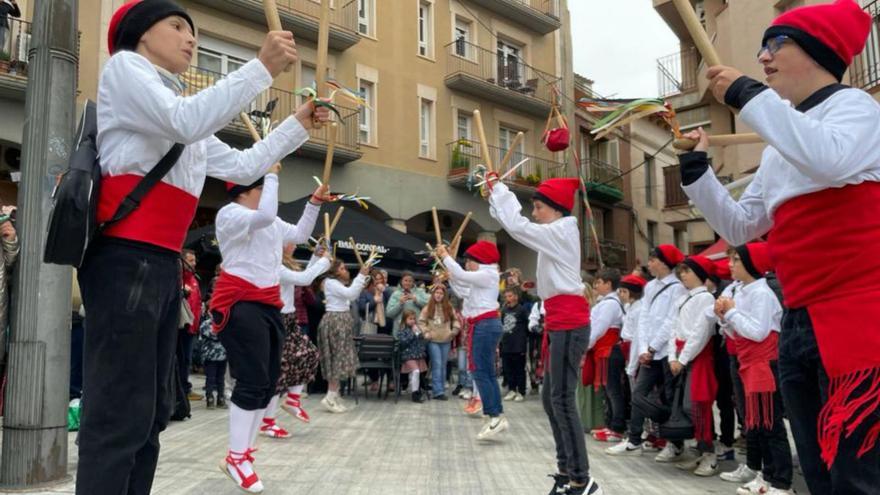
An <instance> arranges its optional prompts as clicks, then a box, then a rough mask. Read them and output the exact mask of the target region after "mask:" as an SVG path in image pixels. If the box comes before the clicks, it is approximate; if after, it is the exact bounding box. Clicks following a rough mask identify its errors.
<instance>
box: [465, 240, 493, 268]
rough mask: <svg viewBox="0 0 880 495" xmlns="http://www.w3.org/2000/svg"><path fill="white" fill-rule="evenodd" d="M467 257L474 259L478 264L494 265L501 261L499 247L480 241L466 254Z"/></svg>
mask: <svg viewBox="0 0 880 495" xmlns="http://www.w3.org/2000/svg"><path fill="white" fill-rule="evenodd" d="M464 255H465V257H467V258H473V259H474V260H475V261H476V262H477V263H480V264H483V265H492V264H495V263H498V262H499V261H501V253H499V252H498V246H496V245H495V244H494V243H491V242H489V241H478V242H476V243H475V244H474V245H472V246H471V247H469V248H468V249H467V251H465V252H464Z"/></svg>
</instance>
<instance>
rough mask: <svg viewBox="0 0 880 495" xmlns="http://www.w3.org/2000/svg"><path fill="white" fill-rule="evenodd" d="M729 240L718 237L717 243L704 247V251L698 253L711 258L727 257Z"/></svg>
mask: <svg viewBox="0 0 880 495" xmlns="http://www.w3.org/2000/svg"><path fill="white" fill-rule="evenodd" d="M727 248H728V245H727V242H726V241H725V240H724V239H718V241H716V242H715V244H712V245H711V246H709V247H707V248H706V249H704V250H703V251H702V252H700V253H697V254H699V255H700V256H705V257H707V258H709V259H710V260H720V259H722V258H726V257H727Z"/></svg>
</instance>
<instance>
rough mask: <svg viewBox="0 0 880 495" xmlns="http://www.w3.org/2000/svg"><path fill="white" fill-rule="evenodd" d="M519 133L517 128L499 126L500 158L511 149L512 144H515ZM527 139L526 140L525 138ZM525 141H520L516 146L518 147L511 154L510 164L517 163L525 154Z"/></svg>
mask: <svg viewBox="0 0 880 495" xmlns="http://www.w3.org/2000/svg"><path fill="white" fill-rule="evenodd" d="M517 133H519V131H518V130H516V129H511V128H509V127H504V126H501V127H499V128H498V148H500V149H499V150H498V153H500V156H499V157H498V160H501V159H502V158H503V157H504V155H506V154H507V150H509V149H510V146H511V145H512V144H513V140H514V139H516V135H517ZM523 141H525V140H523ZM523 141H520V142H519V144H518V145H517V146H516V149H515V150H513V154H512V155H511V156H510V165H511V166H512V165H516V164H517V163H519V162H520V161H521V160H522V159H523V155H524V154H525V147H524V145H523Z"/></svg>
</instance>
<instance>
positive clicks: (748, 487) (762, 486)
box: [736, 473, 770, 495]
mask: <svg viewBox="0 0 880 495" xmlns="http://www.w3.org/2000/svg"><path fill="white" fill-rule="evenodd" d="M769 490H770V485H768V484H767V483H766V482H765V481H764V475H763V474H761V473H758V474H757V475H756V476H755V479H753V480H752V481H750V482H748V483H746V484H745V485H743V486H741V487H739V488H737V489H736V494H737V495H750V494H752V493H767V492H768V491H769Z"/></svg>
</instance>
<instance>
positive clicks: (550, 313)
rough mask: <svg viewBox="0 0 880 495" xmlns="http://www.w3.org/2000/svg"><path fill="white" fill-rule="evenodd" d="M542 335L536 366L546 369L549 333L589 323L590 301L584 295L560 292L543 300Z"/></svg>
mask: <svg viewBox="0 0 880 495" xmlns="http://www.w3.org/2000/svg"><path fill="white" fill-rule="evenodd" d="M544 312H545V315H544V335H543V337H542V338H541V359H540V360H539V362H538V367H539V368H540V369H541V371H542V373H541V376H543V370H545V369H547V366H548V364H549V363H548V361H549V359H550V355H549V354H550V353H549V350H550V334H548V333H547V332H548V331H549V332H564V331H567V330H574V329H575V328H583V327H585V326H587V325H589V324H590V302H589V301H587V298H585V297H584V296H577V295H572V294H560V295H558V296H553V297H551V298H549V299H547V300H546V301H544Z"/></svg>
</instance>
